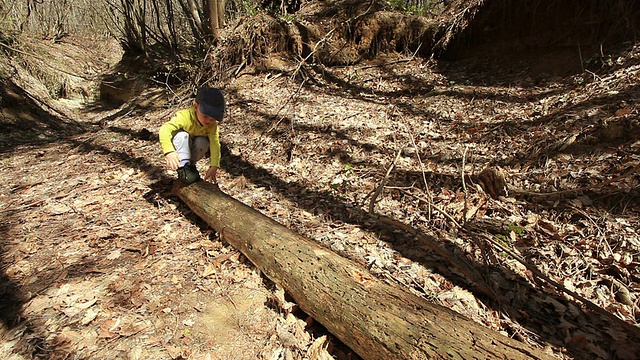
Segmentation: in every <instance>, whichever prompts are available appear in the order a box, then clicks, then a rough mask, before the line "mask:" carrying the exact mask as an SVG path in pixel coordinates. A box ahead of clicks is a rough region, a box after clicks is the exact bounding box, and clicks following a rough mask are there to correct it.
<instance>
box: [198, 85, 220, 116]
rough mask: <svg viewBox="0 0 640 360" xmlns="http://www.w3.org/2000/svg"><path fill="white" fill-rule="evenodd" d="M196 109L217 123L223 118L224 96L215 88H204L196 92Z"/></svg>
mask: <svg viewBox="0 0 640 360" xmlns="http://www.w3.org/2000/svg"><path fill="white" fill-rule="evenodd" d="M196 101H197V102H198V109H199V110H200V112H201V113H203V114H205V115H207V116H210V117H212V118H214V119H216V120H217V121H222V118H223V117H224V109H225V103H224V94H222V91H220V90H218V89H216V88H210V87H204V88H202V89H200V90H199V91H198V95H197V96H196Z"/></svg>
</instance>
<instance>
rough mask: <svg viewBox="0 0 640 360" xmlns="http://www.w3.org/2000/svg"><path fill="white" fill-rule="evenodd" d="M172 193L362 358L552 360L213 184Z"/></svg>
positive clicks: (181, 189)
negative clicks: (392, 280)
mask: <svg viewBox="0 0 640 360" xmlns="http://www.w3.org/2000/svg"><path fill="white" fill-rule="evenodd" d="M174 191H175V192H176V193H177V195H178V196H179V197H180V198H181V199H182V200H183V201H184V202H185V203H186V204H187V205H188V206H189V208H191V209H192V210H193V211H194V212H195V213H196V214H197V215H198V216H200V217H201V218H202V219H204V220H205V221H206V222H207V223H208V224H209V225H211V226H212V227H213V228H214V229H215V230H216V231H218V233H219V234H220V236H221V237H222V239H223V240H224V241H227V242H228V243H230V244H231V245H233V246H234V247H236V248H237V249H238V250H240V251H241V252H242V253H243V254H244V255H245V256H246V257H247V258H248V259H249V260H251V262H252V263H253V264H254V265H255V266H256V267H258V268H259V269H260V270H261V271H262V272H263V273H264V274H265V276H267V277H268V278H269V279H271V280H272V281H274V282H275V283H277V284H279V285H281V286H282V287H283V288H284V289H285V290H286V291H287V293H289V294H290V295H291V297H292V298H293V299H294V300H295V301H296V303H297V304H298V305H299V306H300V308H301V309H302V310H304V311H305V312H306V313H307V314H309V315H310V316H312V317H313V318H314V319H315V320H316V321H318V322H320V323H321V324H322V325H324V326H325V327H326V328H327V329H328V330H329V331H330V332H331V333H332V334H333V335H335V336H336V337H337V338H339V339H340V340H342V341H343V342H344V343H345V344H346V345H348V346H349V347H351V349H353V350H354V351H355V352H356V353H358V354H359V355H360V356H361V357H363V358H365V359H551V357H550V356H549V355H547V354H545V353H543V352H542V351H540V350H536V349H533V348H531V347H530V346H528V345H527V344H524V343H521V342H519V341H516V340H513V339H511V338H508V337H506V336H503V335H501V334H499V333H497V332H495V331H493V330H490V329H487V328H485V327H483V326H481V325H480V324H478V323H476V322H474V321H472V320H469V319H467V318H465V317H463V316H462V315H460V314H458V313H456V312H454V311H452V310H450V309H447V308H445V307H442V306H439V305H436V304H432V303H430V302H428V301H427V300H425V299H423V298H420V297H418V296H416V295H414V294H412V293H410V292H408V291H406V290H404V289H402V288H400V287H397V286H392V285H390V284H387V283H386V282H384V281H382V280H379V279H378V278H376V277H374V276H373V275H371V274H370V273H369V272H368V271H367V270H366V269H365V268H363V267H361V266H359V265H358V264H355V263H353V262H352V261H349V260H347V259H345V258H343V257H341V256H339V255H337V254H335V253H333V252H331V251H330V250H327V249H326V248H324V247H322V246H320V245H319V244H318V243H316V242H313V241H311V240H309V239H306V238H304V237H302V236H300V235H298V234H297V233H295V232H293V231H291V230H289V229H287V228H286V227H285V226H283V225H281V224H279V223H277V222H276V221H274V220H272V219H270V218H268V217H266V216H264V215H262V214H261V213H260V212H258V211H256V210H254V209H252V208H250V207H248V206H246V205H244V204H242V203H241V202H239V201H237V200H235V199H233V198H232V197H230V196H228V195H226V194H224V193H223V192H221V191H220V190H218V189H217V188H216V187H215V186H214V185H212V184H210V183H207V182H204V181H200V182H197V183H194V184H192V185H188V186H184V185H183V184H181V183H178V182H176V186H175V187H174Z"/></svg>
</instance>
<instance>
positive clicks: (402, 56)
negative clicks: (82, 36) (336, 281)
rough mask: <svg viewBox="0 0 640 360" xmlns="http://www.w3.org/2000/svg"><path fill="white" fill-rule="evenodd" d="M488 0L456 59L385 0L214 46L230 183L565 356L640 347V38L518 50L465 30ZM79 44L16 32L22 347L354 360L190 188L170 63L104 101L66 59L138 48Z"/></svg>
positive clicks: (10, 158) (36, 353)
mask: <svg viewBox="0 0 640 360" xmlns="http://www.w3.org/2000/svg"><path fill="white" fill-rule="evenodd" d="M461 3H462V2H459V3H456V4H461ZM507 3H509V4H512V5H513V4H514V3H511V2H504V3H503V6H507V5H505V4H507ZM526 3H529V4H531V3H535V2H526ZM614 3H615V4H617V6H622V5H620V4H623V5H624V6H622V7H621V11H620V12H617V13H616V12H614V14H617V15H618V16H617V17H616V18H617V19H619V20H620V21H623V20H625V19H626V17H628V16H631V15H630V14H632V12H631V11H630V8H628V7H627V6H630V5H629V2H612V4H614ZM483 4H484V2H481V1H478V2H467V4H466V5H467V7H463V8H455V13H456V14H460V16H462V15H464V14H466V15H465V16H466V17H465V19H469V20H465V21H468V22H469V23H466V22H465V23H458V24H459V26H458V29H459V30H457V31H454V32H452V33H451V34H452V35H451V37H450V38H449V40H448V43H449V44H450V47H448V49H450V51H451V53H447V54H446V55H447V56H451V57H453V56H456V54H457V55H460V56H462V55H464V58H460V59H458V60H457V61H444V60H437V59H428V58H423V57H420V56H418V55H420V52H416V50H417V49H418V48H417V44H420V43H421V40H419V39H420V37H419V36H417V35H409V34H407V33H403V32H398V33H397V34H399V35H396V33H393V31H398V30H397V29H396V30H393V26H398V24H402V23H403V22H406V21H409V20H407V19H410V17H407V16H404V15H400V14H394V13H391V12H386V11H385V8H375V7H371V8H369V5H370V3H363V4H361V5H360V6H353V7H349V8H348V10H342V11H343V12H342V13H339V14H338V13H335V12H332V11H334V10H332V9H331V8H322V6H323V5H322V4H318V3H309V4H308V5H307V6H308V8H306V9H305V8H303V9H301V14H300V15H299V18H298V15H296V20H295V21H285V20H284V19H276V18H274V17H269V16H265V15H260V16H258V17H256V18H255V19H259V20H260V21H257V20H252V19H247V20H243V21H242V22H240V23H239V24H238V26H236V27H234V28H231V29H230V31H229V32H228V33H227V34H225V35H224V36H223V38H222V39H223V40H222V41H223V43H222V44H223V45H224V46H221V48H220V49H221V50H220V52H213V53H212V54H210V55H211V56H210V57H209V59H211V64H210V65H208V66H210V67H211V68H214V69H217V70H219V71H218V72H216V73H215V74H213V73H205V74H199V75H197V76H194V78H196V79H198V80H200V82H204V81H211V82H217V83H220V84H222V85H224V87H225V91H226V93H227V94H228V97H229V109H230V113H229V117H228V121H226V122H225V124H224V129H223V141H224V143H225V153H224V154H223V168H224V170H225V171H226V173H225V174H223V175H222V179H221V180H222V181H221V187H222V189H223V190H224V191H225V192H227V193H229V194H230V195H232V196H234V197H235V198H237V199H238V200H240V201H242V202H244V203H246V204H248V205H250V206H252V207H253V208H255V209H257V210H259V211H261V212H263V213H265V214H266V215H267V216H269V217H271V218H273V219H275V220H277V221H279V222H280V223H282V224H284V225H286V226H288V227H289V228H292V229H294V230H296V231H298V232H300V233H301V234H303V235H304V236H305V237H308V238H311V239H314V240H316V241H318V242H320V243H321V244H322V245H323V246H325V247H327V248H329V249H332V250H333V251H335V252H337V253H339V254H342V255H344V256H346V257H348V258H349V259H351V260H353V261H356V262H359V263H361V264H362V265H365V266H367V267H368V268H369V269H370V270H371V272H372V273H373V274H374V275H375V276H377V277H380V278H381V279H385V280H386V281H388V282H390V283H393V284H396V285H398V286H404V287H406V288H408V289H410V290H411V291H412V292H414V293H415V294H417V295H419V296H422V297H425V298H427V299H429V300H431V301H433V302H435V303H438V304H441V305H443V306H446V307H449V308H451V309H453V310H455V311H456V312H459V313H461V314H463V315H465V316H467V317H469V318H471V319H473V320H475V321H477V322H479V323H481V324H483V325H485V326H487V327H490V328H492V329H496V330H498V331H501V332H503V333H505V334H507V335H509V336H511V337H514V338H517V339H519V340H521V341H525V342H528V343H530V344H532V345H534V346H538V347H541V348H546V349H547V351H548V352H550V353H552V354H553V355H554V356H556V357H558V358H569V359H600V358H602V359H635V358H637V357H638V353H640V350H638V346H639V344H640V342H639V340H638V335H637V332H638V330H637V329H638V325H637V322H638V318H639V314H640V311H639V310H640V309H639V308H638V306H639V305H640V303H639V302H638V301H639V300H638V293H639V291H640V285H639V284H640V275H639V274H638V264H639V263H640V254H639V253H638V248H639V247H640V234H639V231H640V230H639V228H638V225H637V224H638V214H639V213H640V204H639V203H638V199H640V196H639V195H640V194H638V182H639V181H640V178H639V177H638V166H639V164H640V158H638V154H639V153H640V143H639V140H638V139H639V135H640V133H639V130H638V129H640V124H639V123H638V111H639V110H638V105H637V104H638V98H639V96H640V90H639V89H638V85H637V84H638V79H639V76H640V68H639V66H640V55H639V54H640V52H639V49H638V48H637V46H636V45H635V42H634V41H633V40H628V41H623V42H619V43H616V46H613V45H611V46H609V42H608V40H607V41H605V42H600V41H598V40H599V39H601V37H599V36H596V35H594V33H590V34H591V36H593V38H592V39H595V40H596V41H595V42H593V43H594V44H597V45H595V46H593V47H592V48H591V49H592V50H594V49H595V51H592V52H588V51H587V49H588V47H587V45H586V43H584V42H580V44H581V46H580V47H578V46H577V42H575V43H570V42H569V43H568V45H567V46H566V47H561V48H552V47H550V46H549V47H542V49H543V50H544V51H542V50H532V49H539V48H529V49H524V50H522V46H519V47H517V48H518V49H520V50H522V51H523V52H515V51H514V52H507V53H498V52H496V51H494V50H493V48H491V47H490V46H489V43H487V42H484V41H490V40H491V38H490V37H489V38H488V39H485V40H484V41H483V42H477V40H478V38H475V39H471V38H469V37H466V36H465V35H464V34H465V33H464V32H460V31H461V30H463V29H469V34H470V35H469V36H472V35H473V34H477V31H479V30H477V29H476V28H475V27H474V25H472V24H473V22H472V21H471V20H473V19H480V23H481V24H483V25H486V21H487V20H486V19H485V20H483V19H484V18H482V16H485V15H483V11H484V10H483V8H482V7H481V5H483ZM538 4H546V5H548V6H552V5H557V4H558V2H554V1H547V2H538ZM588 4H591V3H590V2H588ZM615 4H614V5H615ZM469 6H478V7H477V8H470V7H469ZM513 6H516V5H513ZM612 6H613V5H612ZM311 7H316V8H314V9H311ZM499 8H500V7H499V6H498V7H497V8H493V9H494V10H495V9H499ZM465 9H467V12H466V13H462V12H461V11H463V10H465ZM598 9H599V10H598V11H600V10H602V9H601V8H598ZM472 10H473V11H472ZM485 10H487V11H488V9H485ZM587 10H588V9H587ZM305 11H306V12H305ZM588 13H589V11H586V10H585V11H583V12H580V14H588ZM363 14H364V15H363ZM472 14H475V15H474V16H471V15H472ZM329 15H331V16H329ZM565 15H566V16H565V19H567V20H572V19H573V20H575V19H578V17H576V16H572V15H567V14H566V13H565ZM305 16H306V17H305ZM321 19H330V20H327V21H326V23H321V21H320V20H321ZM399 19H402V20H399ZM460 19H462V17H461V18H460ZM580 19H582V18H580ZM421 21H422V20H421ZM460 21H462V20H460ZM537 21H540V20H537ZM298 23H300V24H304V25H305V26H299V25H298ZM354 24H358V26H351V25H354ZM424 24H426V23H424ZM498 24H501V23H500V22H498ZM347 25H349V26H347ZM600 25H602V26H603V24H602V23H600ZM614 25H615V24H614ZM425 26H430V25H425ZM409 28H413V27H412V26H409V27H407V28H406V29H409ZM334 29H335V30H334ZM451 29H453V28H451ZM507 29H513V28H512V27H507ZM599 29H601V30H600V32H597V33H598V34H600V35H606V36H604V38H605V39H609V38H610V35H611V34H614V33H618V31H614V30H615V29H616V26H611V27H600V28H599ZM254 30H255V31H254ZM632 30H633V29H631V30H630V31H632ZM496 31H498V30H496ZM502 31H504V29H503V30H502ZM563 33H564V32H563ZM392 34H393V35H392ZM438 34H442V33H441V32H438ZM545 34H546V36H549V37H547V38H546V39H554V33H553V31H551V32H550V33H545ZM556 35H557V34H556ZM523 38H526V37H523ZM627 38H629V37H627ZM65 39H66V40H65ZM65 39H63V41H59V42H57V43H52V42H45V43H43V44H45V45H46V46H41V47H40V43H36V42H34V46H36V47H38V50H35V48H19V49H18V48H16V47H15V46H13V44H12V43H11V42H8V41H6V39H5V40H3V41H2V44H4V45H6V46H4V47H3V49H4V51H8V54H11V55H12V56H15V55H16V54H17V53H16V52H15V50H20V51H22V52H24V53H27V54H36V55H37V58H34V57H33V56H29V55H25V56H24V57H22V58H19V57H17V56H16V57H15V58H14V57H11V58H9V59H11V60H12V61H9V60H8V59H7V58H5V59H4V61H3V74H6V75H4V76H3V78H4V79H3V82H4V86H3V87H2V93H1V97H2V118H1V123H2V128H3V129H5V130H3V133H2V134H1V137H0V150H1V154H2V159H1V162H2V165H3V166H2V168H0V180H1V181H0V188H1V189H2V190H1V191H0V203H2V210H0V211H1V212H2V215H3V218H4V221H3V224H2V226H1V227H0V233H1V236H0V237H2V238H3V239H5V240H4V241H3V242H2V312H1V313H2V320H3V324H4V330H3V333H2V341H3V347H2V355H4V357H5V358H10V359H31V358H38V357H40V358H53V359H56V358H59V359H63V358H84V359H93V358H95V359H98V358H131V359H135V358H139V359H147V358H158V359H160V358H173V359H179V358H188V359H207V358H221V359H228V358H246V359H255V358H267V359H279V358H293V359H303V358H309V359H314V358H317V359H321V358H322V356H326V352H325V351H326V350H324V349H325V348H326V347H327V345H328V346H329V349H328V351H329V352H330V353H331V354H332V355H334V356H335V357H337V358H340V359H344V358H348V355H347V354H349V350H348V349H344V348H342V347H340V344H339V341H338V340H337V339H335V338H333V337H332V336H331V335H330V334H326V333H325V332H324V331H323V329H322V327H321V326H318V324H314V323H313V319H310V318H308V317H307V316H305V315H304V314H301V313H299V312H296V311H295V309H294V311H291V304H289V303H288V302H287V299H286V296H285V295H284V294H283V293H282V291H281V289H277V288H275V287H274V286H273V284H271V283H269V281H268V280H266V279H264V278H263V277H262V276H261V275H260V274H259V273H257V272H256V270H255V269H254V268H253V267H252V265H251V264H250V263H248V262H247V261H246V259H244V257H243V256H242V255H241V254H239V253H238V252H237V251H236V250H234V249H233V248H231V247H230V246H229V245H227V244H226V243H225V242H224V239H221V238H220V237H219V236H218V234H216V233H215V232H214V231H212V230H211V229H210V228H208V227H207V226H206V224H204V223H203V222H202V221H201V220H199V219H198V218H197V217H195V216H194V215H193V214H192V213H191V212H190V211H189V209H188V208H186V207H185V206H184V205H183V204H182V203H181V202H180V201H179V200H178V199H177V198H176V197H174V196H172V194H171V193H170V187H171V181H172V179H173V175H172V174H169V173H167V172H165V171H164V170H163V167H162V159H161V156H160V154H159V150H158V148H157V144H156V141H155V135H153V134H154V133H155V132H156V130H157V128H158V127H159V126H160V124H161V123H162V122H163V121H164V120H166V119H167V118H168V117H169V116H170V114H171V113H172V112H173V111H174V110H175V109H176V108H177V107H178V106H187V105H188V104H189V100H187V99H186V97H187V96H186V94H188V93H189V92H190V89H185V88H181V89H176V88H174V87H172V86H169V84H168V83H167V82H157V81H156V82H152V83H154V84H155V85H161V86H160V88H161V89H163V90H165V92H164V94H163V93H162V92H159V91H158V88H155V89H153V91H151V92H150V91H149V89H146V88H140V90H141V91H142V95H141V96H140V95H138V94H137V93H136V92H135V91H134V92H132V93H131V94H130V96H132V98H129V99H127V101H126V102H124V103H123V104H122V105H121V106H118V107H115V108H110V109H109V108H103V107H101V106H100V104H99V103H95V102H92V99H95V98H96V97H95V93H93V92H91V91H88V96H87V97H86V99H83V98H82V96H78V95H77V94H78V92H74V90H72V89H74V88H76V85H73V84H77V86H79V87H80V88H86V89H96V88H97V83H90V82H84V81H82V80H79V79H82V77H72V76H71V75H69V74H65V72H66V73H71V74H75V75H79V73H80V71H79V70H80V69H86V68H88V67H87V66H89V65H90V67H91V66H93V68H92V69H94V70H93V71H95V73H97V74H101V73H103V71H104V67H103V65H101V64H105V63H108V64H110V65H113V63H114V61H113V58H109V56H115V55H117V54H118V51H114V50H113V48H105V49H102V50H100V51H97V52H96V53H95V56H93V57H92V60H91V61H87V59H86V58H84V57H83V56H81V54H83V51H89V50H91V49H95V48H91V47H90V48H89V49H86V48H85V45H86V41H84V40H78V41H75V39H73V38H65ZM402 39H411V41H409V40H402ZM555 39H559V37H557V36H556V37H555ZM562 39H563V41H568V40H567V39H571V37H570V36H568V37H562ZM72 40H73V41H72ZM430 40H433V39H431V38H430ZM458 42H459V43H460V44H462V45H472V44H473V45H474V46H475V52H471V50H470V49H471V48H473V46H471V47H469V48H466V47H464V46H463V47H457V45H456V44H457V43H458ZM422 43H424V44H427V41H426V40H425V41H423V42H422ZM543 43H544V44H548V43H549V42H548V41H546V40H545V41H544V42H543ZM407 44H411V45H410V46H409V45H407ZM452 44H453V45H452ZM527 44H533V42H524V43H522V44H518V45H527ZM600 44H602V46H600ZM112 45H114V44H112ZM7 46H9V47H12V48H13V50H10V49H7ZM525 47H526V46H525ZM250 49H254V51H250ZM420 49H423V48H422V47H421V48H420ZM503 49H504V48H503ZM96 50H97V49H96ZM397 50H403V51H405V50H408V51H406V52H404V53H397V52H396V51H397ZM485 50H491V51H485ZM335 54H342V55H340V56H343V57H336V56H334V55H335ZM414 54H415V55H414ZM23 55H24V54H23ZM67 55H68V56H67ZM26 59H30V60H26ZM42 59H47V60H49V61H47V62H46V64H44V63H43V61H41V60H42ZM96 59H104V61H105V62H104V63H101V62H99V61H98V62H94V61H95V60H96ZM27 61H28V62H27ZM79 64H83V65H79ZM336 64H340V66H331V65H336ZM29 66H31V67H32V68H31V69H29ZM58 69H59V70H63V71H57V70H58ZM5 70H6V71H5ZM164 70H166V69H164ZM83 71H84V70H83ZM38 74H41V75H42V76H38ZM47 74H55V75H47ZM34 75H35V76H34ZM46 76H50V77H49V79H54V80H50V81H49V82H48V81H47V80H46ZM83 76H84V75H83ZM127 76H128V75H127ZM88 77H89V78H90V79H93V77H90V76H88ZM62 78H64V79H66V80H65V81H64V82H62V81H60V80H55V79H62ZM122 78H125V76H124V75H122ZM70 79H74V80H73V81H71V80H70ZM85 80H87V81H88V79H85ZM182 80H184V79H182ZM61 83H66V84H67V85H66V86H67V90H66V91H60V92H57V91H51V90H52V89H56V87H57V86H58V85H59V84H61ZM60 86H62V85H60ZM166 90H170V91H166ZM92 91H93V90H92ZM55 94H58V95H57V96H54V95H55ZM71 99H72V101H71ZM487 169H488V170H487ZM376 190H379V191H378V192H376ZM374 194H377V195H375V196H374ZM372 209H373V210H374V211H372ZM372 215H375V216H372ZM274 304H275V305H274ZM323 335H328V338H327V337H323ZM327 341H328V342H327ZM329 343H331V345H329ZM354 357H356V355H354V354H351V358H354Z"/></svg>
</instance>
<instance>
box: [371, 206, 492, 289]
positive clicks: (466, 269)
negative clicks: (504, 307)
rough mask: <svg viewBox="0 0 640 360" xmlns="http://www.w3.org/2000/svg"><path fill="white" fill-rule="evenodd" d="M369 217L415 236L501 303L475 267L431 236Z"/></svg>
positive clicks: (408, 227) (391, 220)
mask: <svg viewBox="0 0 640 360" xmlns="http://www.w3.org/2000/svg"><path fill="white" fill-rule="evenodd" d="M369 215H371V216H372V217H373V218H374V219H376V220H378V221H380V222H382V223H385V224H387V225H391V226H394V227H396V228H398V229H400V230H403V231H405V232H407V233H409V234H411V235H413V236H415V237H416V238H417V239H418V240H419V241H420V242H421V243H422V244H424V245H426V246H428V247H429V248H430V249H431V250H433V251H434V252H435V253H437V254H438V255H439V256H441V257H442V258H444V259H445V260H446V261H447V262H449V263H450V264H451V265H453V266H455V267H456V268H457V269H458V270H460V272H461V273H462V274H463V275H464V276H465V277H466V278H467V279H469V280H470V281H471V282H472V283H473V284H474V285H475V286H476V287H477V289H478V291H480V292H481V293H482V294H484V295H486V296H489V297H490V298H492V299H496V300H497V301H499V299H498V295H497V294H496V293H495V292H493V290H491V287H490V286H488V285H487V284H486V283H485V282H484V281H483V280H482V276H481V275H480V274H479V273H478V272H477V271H476V270H475V269H474V268H473V266H471V265H469V264H467V262H466V261H465V259H463V258H459V257H458V256H456V255H455V254H453V253H451V252H449V251H447V250H446V249H444V248H443V247H442V246H440V244H438V243H437V242H436V241H434V240H432V239H431V237H430V236H425V235H423V234H421V233H420V232H419V231H418V230H416V229H415V228H413V227H411V226H410V225H407V224H404V223H402V222H400V221H398V220H395V219H392V218H390V217H387V216H383V215H378V214H373V213H370V214H369Z"/></svg>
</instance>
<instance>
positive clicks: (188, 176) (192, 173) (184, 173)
mask: <svg viewBox="0 0 640 360" xmlns="http://www.w3.org/2000/svg"><path fill="white" fill-rule="evenodd" d="M178 180H180V181H182V182H185V183H187V184H193V183H194V182H196V181H199V180H200V173H199V172H198V169H196V166H195V165H191V164H186V165H185V166H182V167H179V168H178Z"/></svg>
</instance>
